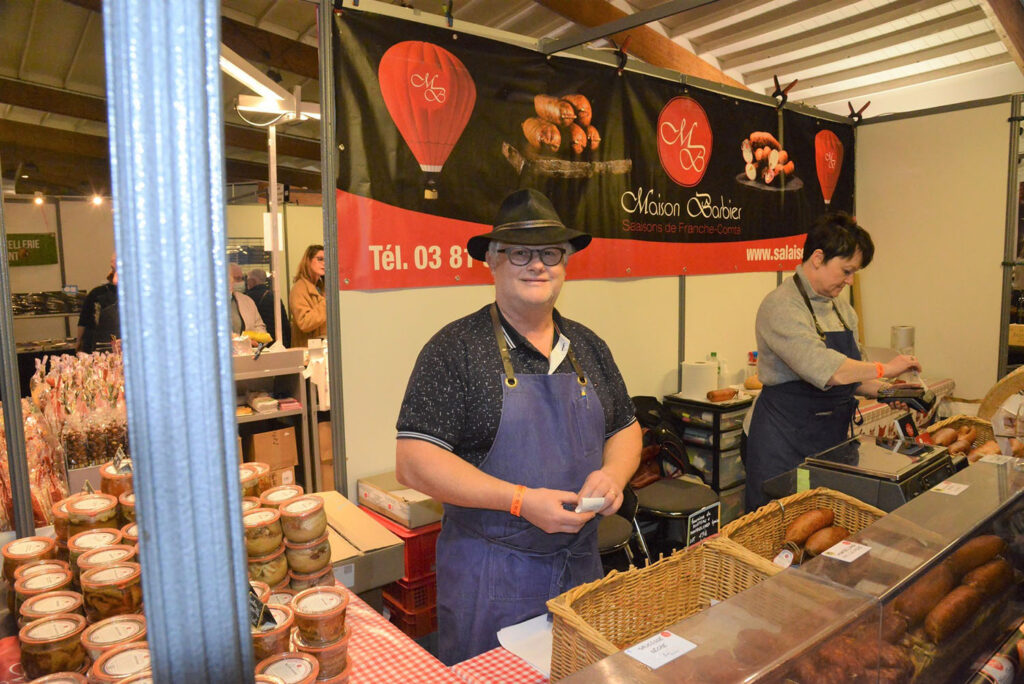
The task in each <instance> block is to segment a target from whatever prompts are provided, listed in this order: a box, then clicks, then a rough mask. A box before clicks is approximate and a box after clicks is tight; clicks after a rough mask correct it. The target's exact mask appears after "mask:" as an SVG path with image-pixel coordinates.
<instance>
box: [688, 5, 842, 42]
mask: <svg viewBox="0 0 1024 684" xmlns="http://www.w3.org/2000/svg"><path fill="white" fill-rule="evenodd" d="M849 4H850V3H849V0H801V2H797V3H793V4H790V5H783V6H782V7H779V8H777V9H774V10H771V11H769V12H764V13H763V14H758V15H755V16H752V17H750V18H748V19H744V20H743V21H739V22H737V23H735V24H729V25H728V26H724V27H722V28H720V29H716V30H714V31H711V32H710V33H705V34H704V35H700V36H690V37H689V40H690V44H691V45H693V49H694V50H696V51H697V54H700V53H702V52H714V51H715V50H719V49H721V48H724V47H727V46H729V45H736V44H737V43H740V42H742V41H744V40H749V39H750V38H756V37H757V36H765V35H768V34H769V33H771V32H772V31H780V30H783V29H786V28H788V27H792V26H793V25H795V24H797V23H799V22H801V21H806V20H808V19H815V18H817V17H820V16H821V15H823V14H828V13H829V12H834V11H836V10H839V9H843V8H844V7H847V6H849ZM783 45H785V41H783ZM776 49H777V50H778V48H776Z"/></svg>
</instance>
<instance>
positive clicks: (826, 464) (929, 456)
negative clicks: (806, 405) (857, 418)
mask: <svg viewBox="0 0 1024 684" xmlns="http://www.w3.org/2000/svg"><path fill="white" fill-rule="evenodd" d="M961 460H963V459H961ZM964 465H966V461H964V462H963V464H962V465H961V464H957V463H954V462H953V460H952V459H951V458H950V456H949V452H948V451H947V450H946V447H942V446H936V445H932V444H918V443H917V442H913V441H907V440H900V439H890V438H886V437H873V436H871V435H861V436H859V437H854V438H852V439H848V440H846V441H845V442H841V443H840V444H837V445H836V446H834V447H832V448H831V449H826V450H825V451H822V452H820V453H817V454H814V455H813V456H809V457H807V458H806V459H805V460H804V462H803V465H801V466H800V468H802V469H804V470H807V471H809V474H810V477H809V482H810V486H811V487H828V488H830V489H835V490H837V491H840V492H843V493H845V494H849V495H850V496H852V497H855V498H857V499H860V500H861V501H863V502H865V503H868V504H871V505H873V506H877V507H878V508H881V509H882V510H883V511H886V512H889V511H892V510H895V509H896V508H899V507H900V506H902V505H903V504H905V503H906V502H907V501H910V500H911V499H913V498H914V497H915V496H917V495H918V494H920V493H921V492H924V491H927V490H929V489H931V488H932V487H934V486H935V485H937V484H938V483H940V482H942V481H943V480H945V479H946V478H948V477H949V476H950V475H952V474H953V473H955V472H956V471H957V470H959V469H960V467H963V466H964ZM958 466H959V467H958Z"/></svg>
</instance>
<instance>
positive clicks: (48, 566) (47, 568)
mask: <svg viewBox="0 0 1024 684" xmlns="http://www.w3.org/2000/svg"><path fill="white" fill-rule="evenodd" d="M22 567H25V566H22ZM65 570H67V568H65V567H64V566H63V565H61V564H60V563H40V564H39V565H33V566H32V567H29V568H26V569H25V570H22V571H21V577H19V579H22V578H28V577H32V576H33V575H41V574H43V573H44V572H63V571H65ZM15 577H18V574H17V571H15Z"/></svg>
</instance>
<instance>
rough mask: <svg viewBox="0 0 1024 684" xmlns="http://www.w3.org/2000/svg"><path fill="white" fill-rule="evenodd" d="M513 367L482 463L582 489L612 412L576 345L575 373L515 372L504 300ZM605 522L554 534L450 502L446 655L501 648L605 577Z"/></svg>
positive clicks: (443, 581)
mask: <svg viewBox="0 0 1024 684" xmlns="http://www.w3.org/2000/svg"><path fill="white" fill-rule="evenodd" d="M491 321H492V323H493V326H494V333H495V337H496V339H497V343H498V349H499V351H500V352H501V359H502V364H503V365H504V368H505V373H504V377H503V378H502V395H503V396H502V407H501V422H500V423H499V426H498V433H497V435H496V436H495V438H494V443H493V444H492V445H491V449H490V451H489V452H488V454H487V458H486V460H485V461H484V462H483V464H482V465H481V466H480V470H482V471H483V472H485V473H487V474H489V475H493V476H494V477H496V478H498V479H500V480H506V481H508V482H512V483H515V484H522V485H525V486H526V487H529V488H534V487H545V488H548V489H559V490H565V491H570V492H576V491H579V490H580V488H581V487H582V486H583V482H584V480H586V478H587V476H588V475H589V474H590V473H592V472H593V471H595V470H598V469H600V467H601V464H602V461H603V450H604V410H603V408H602V407H601V400H600V399H599V398H598V396H597V393H596V392H595V391H594V389H593V387H592V386H591V385H589V384H588V383H587V380H586V378H585V376H584V375H583V372H582V370H580V367H579V364H578V363H577V361H576V356H575V354H574V353H573V351H572V348H571V347H570V349H569V352H568V356H569V361H570V362H571V363H572V366H573V369H574V370H575V373H555V374H552V375H516V374H515V373H514V372H513V370H512V362H511V359H510V357H509V352H508V346H507V344H506V343H505V335H504V332H503V331H502V329H501V324H500V322H499V321H498V314H497V307H495V306H493V305H492V307H491ZM601 575H602V570H601V559H600V555H599V554H598V551H597V519H596V518H595V519H593V520H591V521H590V522H588V523H587V524H586V525H585V526H584V527H583V529H582V530H580V531H579V533H577V534H567V533H556V534H548V533H546V532H544V531H542V530H541V529H540V528H538V527H534V526H533V525H532V524H530V523H529V522H527V521H526V520H525V519H524V518H520V517H516V516H513V515H512V514H511V513H509V512H507V511H494V510H483V509H474V508H463V507H461V506H452V505H447V504H446V505H445V515H444V524H443V525H442V528H441V535H440V537H439V538H438V542H437V580H438V581H437V596H438V601H437V619H438V636H439V644H438V645H439V655H440V658H441V661H442V662H444V663H445V664H447V665H452V664H455V663H458V662H461V661H463V660H466V659H467V658H471V657H473V656H475V655H477V654H479V653H483V652H484V651H488V650H490V649H492V648H495V647H497V646H498V638H497V632H498V630H499V629H501V628H502V627H506V626H508V625H514V624H516V623H519V622H522V621H523V620H526V619H528V618H531V617H535V616H537V615H541V614H543V613H545V612H546V611H547V607H546V605H545V604H546V603H547V600H548V599H550V598H552V597H555V596H558V595H559V594H561V593H563V592H565V591H568V590H569V589H571V588H572V587H575V586H577V585H579V584H582V583H584V582H590V581H592V580H595V579H598V578H600V577H601Z"/></svg>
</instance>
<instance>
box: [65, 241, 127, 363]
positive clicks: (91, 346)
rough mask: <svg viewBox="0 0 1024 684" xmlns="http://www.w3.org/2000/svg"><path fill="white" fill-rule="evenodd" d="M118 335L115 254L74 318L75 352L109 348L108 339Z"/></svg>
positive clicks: (109, 341)
mask: <svg viewBox="0 0 1024 684" xmlns="http://www.w3.org/2000/svg"><path fill="white" fill-rule="evenodd" d="M120 337H121V318H120V316H119V314H118V311H117V255H116V254H112V255H111V256H110V273H108V274H107V282H106V283H105V284H103V285H100V286H99V287H94V288H93V289H91V290H89V294H88V295H86V297H85V302H83V303H82V313H81V314H80V315H79V317H78V339H77V340H76V341H75V351H81V352H87V353H91V352H93V351H96V348H97V346H99V347H100V349H109V347H110V343H111V340H113V339H120Z"/></svg>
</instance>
